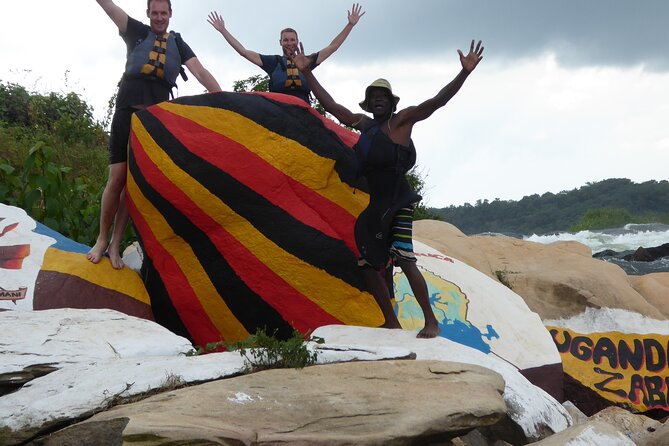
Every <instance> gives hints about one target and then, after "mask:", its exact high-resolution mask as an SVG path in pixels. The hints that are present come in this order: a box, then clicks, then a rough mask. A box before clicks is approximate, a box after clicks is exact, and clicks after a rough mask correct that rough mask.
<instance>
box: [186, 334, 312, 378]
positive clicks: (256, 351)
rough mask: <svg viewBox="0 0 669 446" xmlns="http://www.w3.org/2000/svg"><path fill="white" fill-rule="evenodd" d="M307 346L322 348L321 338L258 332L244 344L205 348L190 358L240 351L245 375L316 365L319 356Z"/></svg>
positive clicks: (208, 346) (219, 344)
mask: <svg viewBox="0 0 669 446" xmlns="http://www.w3.org/2000/svg"><path fill="white" fill-rule="evenodd" d="M307 342H315V343H317V344H322V343H324V342H325V340H324V339H323V338H319V337H316V336H310V337H309V336H308V334H306V335H302V334H301V333H300V332H298V331H297V330H293V336H292V337H290V338H289V339H286V340H280V339H278V338H277V337H276V331H275V332H274V333H273V334H272V335H269V334H267V333H266V332H265V329H262V328H259V329H258V330H257V331H256V334H254V335H251V336H249V337H248V338H246V339H245V340H244V341H239V342H235V343H226V342H224V341H221V342H215V343H210V344H207V346H206V348H205V349H202V348H197V349H196V350H195V351H194V352H193V353H192V354H196V355H197V354H202V353H206V352H213V351H219V350H228V351H239V353H240V355H242V357H243V358H244V359H246V363H247V369H246V370H245V372H246V373H249V372H258V371H260V370H267V369H301V368H304V367H306V366H309V365H313V364H315V363H316V360H317V359H318V355H317V353H316V352H311V351H310V350H309V349H308V348H307Z"/></svg>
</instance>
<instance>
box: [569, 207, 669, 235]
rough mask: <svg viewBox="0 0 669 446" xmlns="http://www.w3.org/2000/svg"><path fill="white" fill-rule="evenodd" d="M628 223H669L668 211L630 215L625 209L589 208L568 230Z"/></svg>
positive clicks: (611, 226) (618, 225) (614, 226)
mask: <svg viewBox="0 0 669 446" xmlns="http://www.w3.org/2000/svg"><path fill="white" fill-rule="evenodd" d="M628 223H669V213H664V214H661V213H645V214H643V215H632V214H631V213H629V212H628V211H627V210H625V209H617V208H602V209H589V210H588V211H587V212H586V213H585V215H583V217H581V219H580V220H579V222H578V223H576V224H575V225H574V226H572V227H571V228H569V231H570V232H578V231H585V230H587V229H606V228H618V227H621V226H624V225H626V224H628Z"/></svg>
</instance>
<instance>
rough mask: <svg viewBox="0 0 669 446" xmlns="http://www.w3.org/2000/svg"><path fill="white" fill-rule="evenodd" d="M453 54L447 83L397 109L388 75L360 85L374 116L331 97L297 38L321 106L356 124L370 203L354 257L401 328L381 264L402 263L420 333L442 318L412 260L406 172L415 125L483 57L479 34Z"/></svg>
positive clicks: (431, 332)
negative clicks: (455, 67)
mask: <svg viewBox="0 0 669 446" xmlns="http://www.w3.org/2000/svg"><path fill="white" fill-rule="evenodd" d="M458 54H459V56H460V63H461V64H462V69H461V70H460V72H459V73H458V75H457V76H455V78H454V79H453V80H452V81H451V82H449V83H448V84H447V85H446V86H445V87H443V88H442V89H441V90H440V91H439V93H437V95H436V96H434V97H433V98H431V99H428V100H426V101H424V102H422V103H421V104H418V105H416V106H411V107H407V108H405V109H402V110H400V111H398V112H396V110H397V103H398V102H399V100H400V98H399V97H398V96H396V95H395V94H393V91H392V88H391V86H390V83H389V82H388V81H387V80H385V79H377V80H376V81H374V82H372V84H371V85H369V86H368V87H367V89H366V90H365V99H364V100H363V101H362V102H360V107H361V108H362V109H363V110H364V111H366V112H368V113H371V114H372V115H373V118H370V117H369V116H367V115H364V114H361V113H353V112H352V111H350V110H349V109H348V108H346V107H344V106H343V105H340V104H338V103H337V102H335V101H334V99H333V98H332V96H330V94H329V93H328V92H327V91H326V90H325V89H324V88H323V86H322V85H320V84H319V83H318V81H317V80H316V78H315V77H314V75H313V73H312V72H311V70H310V69H309V67H310V66H311V62H312V61H311V60H310V58H311V56H305V55H304V49H303V47H302V45H301V44H300V48H299V50H298V51H297V54H296V55H295V58H294V60H295V64H296V65H297V67H298V69H300V71H302V72H303V73H304V76H305V77H306V78H307V80H308V81H309V85H311V88H312V91H313V93H314V96H316V99H318V101H319V102H320V103H321V105H322V106H323V107H324V108H325V110H326V111H327V112H328V113H330V114H332V115H333V116H334V117H335V118H337V119H338V120H339V122H340V123H342V124H344V125H346V126H349V127H354V128H356V129H358V130H360V131H361V133H360V139H359V141H358V143H357V144H356V147H355V150H356V155H357V158H358V162H359V166H358V172H359V173H360V174H361V175H363V176H364V177H365V179H366V180H367V186H368V189H369V205H368V207H367V208H366V209H365V210H364V211H363V212H361V213H360V215H359V216H358V219H357V221H356V224H355V240H356V244H357V246H358V250H359V251H360V256H361V258H360V260H359V262H358V263H359V265H360V266H361V267H362V274H363V275H364V278H365V281H366V283H367V286H368V288H369V290H370V292H371V293H372V295H373V296H374V298H375V300H376V302H377V304H378V305H379V307H380V308H381V311H382V312H383V315H384V317H385V320H386V321H385V324H384V325H383V327H385V328H401V325H400V323H399V321H398V319H397V316H396V315H395V312H394V311H393V307H392V304H391V301H390V293H391V292H392V290H391V289H389V287H388V285H387V283H386V281H385V280H384V278H383V277H382V275H381V271H383V270H386V268H387V267H388V265H389V264H390V265H393V264H394V265H397V266H399V267H400V268H401V269H402V272H404V274H405V276H406V277H407V279H408V281H409V284H410V285H411V289H412V291H413V293H414V296H415V297H416V300H417V301H418V304H419V305H420V307H421V309H422V310H423V316H424V320H425V326H424V328H423V329H422V330H421V331H420V332H419V333H418V337H419V338H434V337H435V336H437V335H438V334H439V323H438V321H437V319H436V317H435V316H434V313H433V311H432V307H431V305H430V299H429V296H428V291H427V284H426V282H425V279H424V278H423V275H422V274H421V273H420V271H419V270H418V267H417V266H416V257H415V255H414V252H413V242H412V229H413V225H412V223H413V210H414V206H415V205H416V204H417V202H418V201H419V200H420V199H421V197H420V196H419V195H418V194H416V193H415V192H413V190H412V189H411V187H410V186H409V184H408V182H407V179H406V176H405V174H406V172H407V171H408V170H409V169H410V168H411V167H412V166H413V164H414V162H415V159H416V151H415V148H414V145H413V142H412V141H411V131H412V130H413V126H414V124H416V123H417V122H419V121H422V120H424V119H427V118H428V117H429V116H430V115H432V113H434V112H435V111H436V110H437V109H439V108H441V107H443V106H444V105H446V103H447V102H448V101H449V100H450V99H451V98H452V97H453V96H454V95H455V94H456V93H457V92H458V91H459V90H460V88H461V87H462V85H463V84H464V82H465V80H466V79H467V77H468V76H469V75H470V74H471V72H472V71H473V70H474V68H476V66H477V65H478V63H479V62H480V61H481V59H482V58H483V46H482V45H481V41H479V42H478V44H477V45H476V47H475V46H474V41H473V40H472V43H471V46H470V50H469V53H468V54H467V55H466V56H465V55H464V54H463V53H462V51H460V50H458ZM390 274H392V270H390Z"/></svg>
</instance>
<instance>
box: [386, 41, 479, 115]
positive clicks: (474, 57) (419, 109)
mask: <svg viewBox="0 0 669 446" xmlns="http://www.w3.org/2000/svg"><path fill="white" fill-rule="evenodd" d="M458 54H459V55H460V63H461V64H462V70H460V73H458V75H457V76H455V78H454V79H453V80H452V81H451V82H449V83H448V85H446V86H445V87H444V88H442V89H441V90H440V91H439V93H437V95H436V96H435V97H433V98H431V99H428V100H427V101H425V102H423V103H422V104H419V105H417V106H415V107H408V108H406V109H404V110H402V111H401V112H400V114H399V115H398V118H399V121H400V124H402V123H409V124H413V123H416V122H418V121H422V120H423V119H426V118H428V117H429V116H430V115H431V114H432V113H434V112H435V111H436V110H437V109H438V108H440V107H443V106H444V105H446V103H447V102H448V101H450V100H451V98H452V97H453V96H455V94H456V93H457V92H458V91H459V90H460V88H461V87H462V85H463V84H464V83H465V80H466V79H467V77H468V76H469V75H470V74H471V72H472V71H474V69H475V68H476V66H477V65H478V63H479V62H480V61H481V59H482V58H483V46H482V45H481V41H480V40H479V41H478V43H477V44H476V47H474V41H473V40H472V43H471V46H470V48H469V53H468V54H467V55H466V56H465V55H464V54H463V53H462V51H460V50H458Z"/></svg>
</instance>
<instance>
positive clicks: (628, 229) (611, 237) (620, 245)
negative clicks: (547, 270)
mask: <svg viewBox="0 0 669 446" xmlns="http://www.w3.org/2000/svg"><path fill="white" fill-rule="evenodd" d="M523 239H524V240H529V241H532V242H538V243H544V244H548V243H553V242H557V241H567V240H569V241H577V242H580V243H582V244H584V245H586V246H588V247H589V248H590V249H591V250H592V252H593V254H594V253H598V252H601V251H604V250H606V249H611V250H613V251H616V252H621V251H634V250H636V249H637V248H639V247H640V246H643V247H644V248H652V247H655V246H660V245H662V244H664V243H669V225H665V224H660V223H651V224H627V225H625V226H623V227H622V228H612V229H600V230H594V231H580V232H577V233H571V232H560V233H555V234H545V235H536V234H533V235H531V236H529V237H523Z"/></svg>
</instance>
